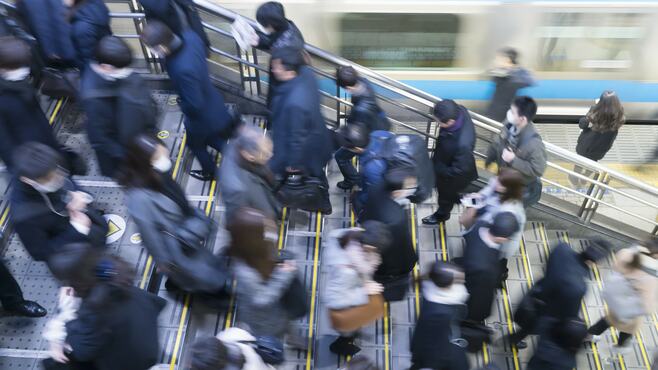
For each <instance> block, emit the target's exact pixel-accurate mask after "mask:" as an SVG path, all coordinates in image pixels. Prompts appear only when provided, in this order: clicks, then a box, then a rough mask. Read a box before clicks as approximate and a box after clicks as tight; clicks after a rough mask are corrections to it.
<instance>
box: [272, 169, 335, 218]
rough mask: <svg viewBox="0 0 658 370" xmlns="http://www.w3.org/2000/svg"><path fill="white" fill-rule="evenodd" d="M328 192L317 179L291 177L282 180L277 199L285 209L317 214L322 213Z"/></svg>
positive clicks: (323, 184) (299, 176) (324, 185)
mask: <svg viewBox="0 0 658 370" xmlns="http://www.w3.org/2000/svg"><path fill="white" fill-rule="evenodd" d="M328 190H329V189H328V188H327V185H326V184H325V183H324V182H323V181H322V180H320V179H319V178H317V177H310V176H301V175H292V176H288V177H287V178H286V179H285V180H284V182H283V184H282V185H281V187H280V188H279V191H278V192H277V197H278V198H279V200H280V201H281V203H283V205H285V206H286V207H289V208H297V209H301V210H304V211H310V212H318V211H322V207H323V200H324V198H325V195H326V194H327V192H328Z"/></svg>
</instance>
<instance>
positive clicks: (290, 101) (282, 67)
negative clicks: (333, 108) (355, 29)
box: [269, 48, 333, 214]
mask: <svg viewBox="0 0 658 370" xmlns="http://www.w3.org/2000/svg"><path fill="white" fill-rule="evenodd" d="M272 73H273V76H274V78H275V79H276V80H278V81H279V82H280V85H279V87H278V88H277V90H276V91H274V92H273V93H274V94H273V95H272V105H271V113H270V120H271V122H272V130H273V133H272V141H273V143H274V155H273V157H272V159H271V160H270V164H269V165H270V168H271V169H272V171H273V172H274V174H275V175H277V176H279V177H280V178H287V177H288V176H290V175H306V176H311V177H314V178H316V179H318V180H319V181H321V182H322V183H323V184H325V185H326V190H325V194H323V198H324V199H323V201H322V204H321V206H320V207H319V208H320V209H321V210H322V212H323V213H325V214H330V213H331V203H330V201H329V193H328V188H329V185H328V182H327V176H326V175H325V172H324V166H325V165H326V164H327V162H328V161H329V159H330V158H331V153H332V151H333V140H332V138H331V134H330V132H329V130H328V129H327V126H326V124H325V120H324V116H323V115H322V112H321V110H320V93H319V92H318V83H317V80H316V79H315V75H314V73H313V71H312V70H311V69H310V68H309V67H308V66H306V65H305V64H304V59H303V57H302V54H301V53H300V52H299V50H296V49H293V48H280V49H275V50H274V51H273V53H272Z"/></svg>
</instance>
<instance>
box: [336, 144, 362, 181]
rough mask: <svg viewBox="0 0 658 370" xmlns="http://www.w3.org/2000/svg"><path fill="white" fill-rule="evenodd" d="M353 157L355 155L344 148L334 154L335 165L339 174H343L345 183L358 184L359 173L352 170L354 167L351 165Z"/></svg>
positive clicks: (354, 169)
mask: <svg viewBox="0 0 658 370" xmlns="http://www.w3.org/2000/svg"><path fill="white" fill-rule="evenodd" d="M355 156H356V153H354V152H351V151H349V150H347V149H345V148H340V149H338V151H336V154H334V158H336V163H337V164H338V169H340V173H342V174H343V177H344V178H345V181H347V182H348V183H350V184H358V183H359V182H360V181H359V180H360V178H359V173H358V172H357V171H356V168H354V165H353V164H352V158H354V157H355Z"/></svg>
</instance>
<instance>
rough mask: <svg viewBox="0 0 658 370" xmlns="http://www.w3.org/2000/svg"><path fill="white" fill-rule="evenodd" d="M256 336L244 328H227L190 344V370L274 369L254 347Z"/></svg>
mask: <svg viewBox="0 0 658 370" xmlns="http://www.w3.org/2000/svg"><path fill="white" fill-rule="evenodd" d="M255 343H256V338H255V337H254V336H253V335H251V334H249V332H247V331H246V330H243V329H240V328H235V327H234V328H228V329H226V330H224V331H222V332H221V333H219V334H217V336H216V337H207V338H203V339H200V340H197V341H196V342H195V343H194V344H193V345H192V350H191V351H192V353H191V356H190V357H191V364H190V369H191V370H220V369H221V370H274V367H272V366H270V365H268V364H266V363H265V362H264V361H263V359H262V358H261V357H260V356H259V355H258V353H256V350H255V349H254V346H255Z"/></svg>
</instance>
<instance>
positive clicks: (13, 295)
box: [0, 260, 23, 309]
mask: <svg viewBox="0 0 658 370" xmlns="http://www.w3.org/2000/svg"><path fill="white" fill-rule="evenodd" d="M21 302H23V292H22V291H21V288H20V287H19V286H18V282H16V279H14V277H13V276H12V275H11V272H10V271H9V269H8V268H7V266H6V265H5V263H4V261H2V260H0V303H2V307H3V308H5V309H11V308H13V307H14V306H16V305H18V304H19V303H21Z"/></svg>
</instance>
